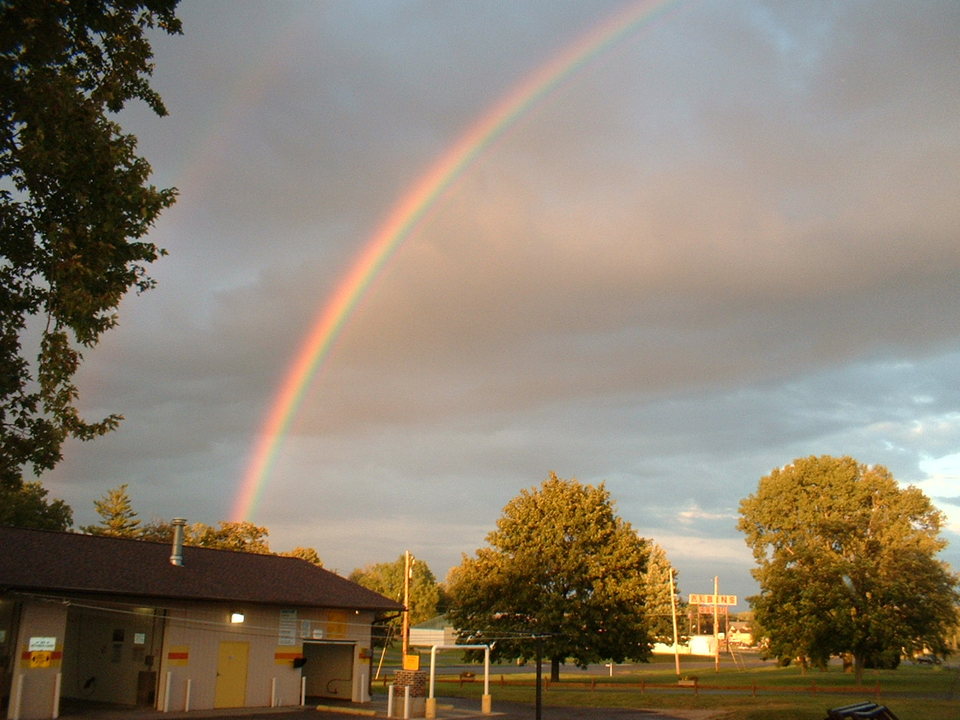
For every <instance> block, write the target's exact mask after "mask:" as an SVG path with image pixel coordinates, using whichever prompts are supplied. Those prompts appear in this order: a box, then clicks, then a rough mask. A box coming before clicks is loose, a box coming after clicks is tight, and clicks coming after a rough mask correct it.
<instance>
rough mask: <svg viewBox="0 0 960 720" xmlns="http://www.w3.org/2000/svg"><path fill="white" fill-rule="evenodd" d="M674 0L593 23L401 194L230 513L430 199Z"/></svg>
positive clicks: (308, 352) (312, 346)
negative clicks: (563, 85)
mask: <svg viewBox="0 0 960 720" xmlns="http://www.w3.org/2000/svg"><path fill="white" fill-rule="evenodd" d="M679 2H680V0H639V1H638V2H632V3H629V4H628V5H626V6H625V7H624V8H622V9H621V10H620V11H618V12H616V13H614V14H612V15H611V16H609V17H608V18H607V19H605V20H604V21H602V22H600V23H598V24H597V25H595V26H593V27H592V28H591V29H590V30H589V31H588V32H587V33H585V34H584V35H582V36H580V37H579V38H578V39H577V40H576V41H575V42H573V43H572V44H570V45H568V46H566V47H565V48H564V49H563V50H561V51H560V52H559V53H557V54H556V55H555V56H553V57H552V58H551V59H550V60H548V61H547V62H546V63H544V64H543V65H541V66H540V67H538V68H537V69H536V70H535V71H534V72H532V73H531V74H529V75H528V76H527V77H525V78H524V79H523V80H522V81H521V82H519V83H517V85H515V86H514V87H513V88H512V89H511V90H510V91H509V92H508V93H506V94H505V95H503V96H502V97H501V98H500V100H499V101H498V102H496V103H495V104H494V105H493V106H492V107H491V108H490V109H489V110H488V111H487V112H486V113H485V114H484V115H483V116H482V117H481V118H480V119H479V120H477V121H476V122H474V123H473V124H472V125H471V126H470V127H469V128H468V129H467V131H466V132H464V133H463V134H462V135H461V136H460V137H459V138H458V139H457V140H456V142H455V143H454V144H453V145H452V146H450V147H449V148H448V149H447V150H446V151H445V152H444V153H443V155H441V156H440V157H439V158H438V159H437V160H436V161H435V162H434V163H433V164H432V165H431V166H430V167H429V168H428V170H427V172H426V173H424V174H423V175H422V176H421V177H420V178H419V179H418V180H417V181H416V182H415V183H414V184H413V185H412V186H411V187H410V189H409V190H407V192H405V193H404V194H403V195H402V196H401V197H400V199H399V201H398V202H397V203H396V204H395V205H394V206H393V208H392V209H391V210H390V212H389V213H388V214H387V216H386V217H385V218H384V219H383V221H382V222H381V224H380V225H379V226H378V227H377V229H376V231H375V232H374V234H373V236H372V237H371V239H370V240H369V242H368V243H367V244H366V246H365V247H364V248H363V250H362V251H361V253H360V255H359V257H358V258H357V259H356V261H355V262H354V264H353V265H352V267H351V268H350V269H349V272H348V273H347V275H346V276H345V277H343V278H342V279H341V281H340V282H339V284H338V285H337V287H336V290H335V292H334V293H333V295H332V296H331V297H330V299H329V300H328V301H327V302H326V304H325V305H324V306H323V307H322V308H321V310H320V313H319V314H318V316H317V318H316V320H315V321H314V322H313V324H312V326H311V327H310V330H309V332H308V334H307V336H306V339H305V340H304V341H303V343H302V345H301V346H300V348H299V350H298V351H297V354H296V356H295V357H294V360H293V363H292V364H291V366H290V367H289V369H288V370H287V372H286V374H285V376H284V378H283V382H282V383H281V385H280V389H279V391H278V392H277V394H276V396H275V397H274V399H273V402H272V404H271V406H270V409H269V411H268V413H267V415H266V418H265V420H264V422H263V424H262V426H261V427H260V430H259V431H258V433H257V438H256V441H255V444H254V447H253V451H252V453H251V455H250V461H249V464H248V465H247V468H246V470H245V472H244V475H243V479H242V481H241V485H240V489H239V492H238V493H237V496H236V498H235V500H234V504H233V507H232V509H231V512H230V518H231V520H233V521H237V522H239V521H242V520H247V519H249V518H250V517H251V515H252V514H253V512H254V509H255V508H256V505H257V501H258V499H259V497H260V494H261V493H262V491H263V487H264V485H265V483H266V479H267V477H268V474H269V471H270V468H271V466H272V464H273V461H274V459H275V458H276V455H277V451H278V450H279V447H280V444H281V441H282V439H283V437H284V434H285V432H286V430H287V428H288V426H289V424H290V421H291V420H292V418H293V417H294V416H295V415H296V414H297V411H298V409H299V406H300V402H301V400H302V399H303V396H304V394H305V391H306V389H307V388H308V386H309V385H310V381H311V380H312V378H313V376H314V374H315V373H316V371H317V368H318V367H319V365H320V364H321V363H322V362H323V360H324V359H325V358H326V356H327V355H328V354H329V352H330V348H331V347H332V346H333V343H334V342H335V340H336V339H337V336H338V334H339V332H340V329H341V328H342V327H343V325H344V323H345V322H346V321H347V319H348V318H349V317H350V314H351V311H352V310H353V308H354V307H356V305H357V303H358V302H359V301H360V299H361V297H363V294H364V291H365V290H366V289H367V287H368V286H369V285H370V283H371V282H372V281H373V279H374V278H375V277H376V276H377V273H378V272H379V270H380V269H381V268H382V267H383V266H384V264H385V263H386V262H387V261H388V260H389V259H390V257H391V256H392V255H393V254H394V253H395V252H396V250H397V249H398V248H399V247H400V245H401V244H402V243H403V241H404V240H405V239H406V238H407V237H408V236H409V235H410V233H411V232H412V230H413V229H414V228H415V227H416V226H417V224H418V223H419V222H420V221H421V220H422V219H423V217H424V215H425V214H426V213H427V211H428V210H429V209H430V208H431V207H432V206H433V204H434V203H435V202H436V201H437V199H438V198H439V197H440V196H441V195H442V194H443V193H444V191H446V190H447V189H448V188H449V187H450V185H451V184H452V183H453V182H454V181H455V180H456V179H457V178H458V177H459V176H460V175H461V173H463V171H464V169H465V168H467V167H468V166H469V165H470V164H471V163H472V162H473V160H474V159H475V158H476V157H477V156H478V155H479V154H480V153H481V152H483V150H484V149H485V148H487V147H488V146H489V145H490V144H491V143H492V142H494V141H495V140H496V139H497V138H498V137H500V136H501V135H502V134H503V133H504V131H505V130H507V128H509V127H510V126H512V125H513V124H514V123H515V122H516V121H517V119H518V118H520V117H521V116H522V115H523V114H524V113H525V112H526V111H527V110H529V109H530V108H531V107H532V106H534V105H535V104H536V103H537V102H539V101H540V100H541V99H542V98H544V97H545V96H546V95H548V94H550V93H551V91H553V90H554V89H555V88H556V87H557V86H558V85H560V84H561V83H562V82H563V81H564V80H566V79H567V78H568V77H570V76H571V75H573V74H574V73H576V72H577V71H578V70H579V69H580V68H582V67H583V66H584V65H586V64H587V63H589V62H590V61H591V60H593V59H594V58H595V57H597V56H598V55H600V54H601V53H602V52H604V51H605V50H607V49H609V48H610V47H612V46H614V45H616V44H617V43H618V42H619V41H620V40H622V39H623V38H624V37H626V36H628V35H630V34H631V33H633V32H634V31H635V30H636V29H637V28H639V27H640V26H641V25H642V24H644V23H646V22H648V21H650V20H652V19H653V18H655V17H657V16H659V15H662V14H663V12H664V11H665V10H666V9H667V8H668V7H670V6H671V5H676V4H677V3H679Z"/></svg>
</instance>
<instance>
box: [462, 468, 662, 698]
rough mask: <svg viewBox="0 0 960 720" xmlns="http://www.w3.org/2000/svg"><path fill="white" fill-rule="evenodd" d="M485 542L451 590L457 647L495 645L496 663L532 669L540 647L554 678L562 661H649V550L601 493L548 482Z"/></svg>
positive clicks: (514, 505)
mask: <svg viewBox="0 0 960 720" xmlns="http://www.w3.org/2000/svg"><path fill="white" fill-rule="evenodd" d="M487 542H488V544H489V546H488V547H484V548H480V549H479V550H477V552H476V555H475V557H472V558H468V557H466V556H464V558H463V562H462V563H461V564H460V565H459V566H458V567H456V568H454V569H453V570H452V571H451V573H450V577H449V579H448V581H447V590H448V593H449V595H450V604H451V609H450V610H449V612H448V616H449V617H450V619H451V620H452V621H453V624H454V626H455V627H456V628H457V629H458V632H459V633H460V637H461V639H463V640H465V641H466V640H471V641H472V642H492V641H496V645H495V646H494V649H493V652H492V656H493V657H494V658H501V659H520V660H528V659H530V658H533V657H535V656H536V655H537V652H538V645H539V649H540V651H541V652H542V654H543V656H544V657H548V658H550V660H551V677H552V678H553V679H559V675H560V665H561V664H562V663H564V662H565V661H566V660H567V659H572V660H573V662H574V663H576V664H577V665H578V666H586V665H587V664H589V663H593V662H599V661H601V660H613V661H614V662H622V661H624V660H626V659H628V658H629V659H633V660H644V659H646V658H648V657H649V655H650V643H651V635H650V625H651V624H650V621H649V618H648V617H647V616H646V613H645V610H646V609H645V605H646V603H647V602H648V599H649V597H650V593H649V591H648V588H647V574H646V573H647V569H648V562H649V558H650V543H649V542H648V541H646V540H644V539H643V538H641V537H640V536H638V535H637V533H636V532H635V531H634V530H633V528H632V527H631V526H630V523H628V522H626V521H624V520H623V519H622V518H620V517H619V516H618V515H617V514H616V512H615V510H614V505H613V502H612V501H611V499H610V494H609V493H608V492H607V490H606V488H605V487H604V486H603V485H602V484H601V485H599V486H592V485H583V484H581V483H579V482H577V481H576V480H562V479H560V478H558V477H557V476H556V475H555V474H553V473H551V475H550V477H549V479H547V480H546V481H545V482H543V483H542V484H541V485H540V487H539V488H533V489H530V490H524V491H522V492H521V493H520V495H518V496H517V497H515V498H514V499H513V500H511V501H510V502H509V503H508V504H507V505H506V507H505V508H504V509H503V515H502V516H501V518H500V519H499V520H498V521H497V529H496V530H494V531H493V532H491V533H490V534H489V535H488V536H487Z"/></svg>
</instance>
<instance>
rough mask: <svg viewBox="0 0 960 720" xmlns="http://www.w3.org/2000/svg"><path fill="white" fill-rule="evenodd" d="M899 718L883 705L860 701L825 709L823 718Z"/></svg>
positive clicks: (826, 719) (852, 719) (844, 719)
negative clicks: (825, 714) (825, 712)
mask: <svg viewBox="0 0 960 720" xmlns="http://www.w3.org/2000/svg"><path fill="white" fill-rule="evenodd" d="M874 718H876V719H877V720H900V719H899V718H898V717H897V716H896V715H895V714H894V713H893V711H892V710H890V709H889V708H887V707H886V706H884V705H877V703H872V702H861V703H856V704H854V705H844V706H843V707H836V708H832V709H830V710H827V717H826V718H825V720H874Z"/></svg>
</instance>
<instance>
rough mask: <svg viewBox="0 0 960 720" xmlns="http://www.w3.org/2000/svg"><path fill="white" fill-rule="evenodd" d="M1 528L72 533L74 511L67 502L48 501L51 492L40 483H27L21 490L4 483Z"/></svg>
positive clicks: (0, 487)
mask: <svg viewBox="0 0 960 720" xmlns="http://www.w3.org/2000/svg"><path fill="white" fill-rule="evenodd" d="M0 525H7V526H11V527H21V528H32V529H34V530H69V529H70V527H71V526H72V525H73V510H71V509H70V506H69V505H67V504H66V503H65V502H64V501H63V500H47V491H46V489H44V487H43V486H42V485H40V483H39V482H36V481H34V482H25V483H23V484H22V485H21V486H20V487H18V488H11V487H8V486H6V485H4V484H2V483H0Z"/></svg>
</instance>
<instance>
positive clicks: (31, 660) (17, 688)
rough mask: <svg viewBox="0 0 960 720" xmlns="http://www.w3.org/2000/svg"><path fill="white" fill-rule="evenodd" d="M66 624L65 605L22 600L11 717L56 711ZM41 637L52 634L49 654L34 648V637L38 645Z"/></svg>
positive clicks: (33, 718)
mask: <svg viewBox="0 0 960 720" xmlns="http://www.w3.org/2000/svg"><path fill="white" fill-rule="evenodd" d="M66 627H67V608H66V606H64V605H61V604H59V603H24V604H23V606H22V609H21V612H20V623H19V630H18V632H17V641H16V649H15V651H14V655H13V657H14V658H15V661H14V668H13V673H12V687H11V688H10V704H9V707H8V708H7V717H8V718H11V719H12V720H40V719H41V718H52V717H54V715H55V714H57V712H56V711H57V709H58V708H59V702H60V699H59V696H58V694H57V690H58V689H59V683H60V681H61V680H62V675H61V667H62V658H63V647H64V637H65V633H66ZM40 638H44V639H50V638H52V642H53V650H52V651H50V656H49V657H46V656H44V657H42V658H41V657H40V656H39V655H33V654H32V652H31V641H33V644H34V646H38V645H37V644H38V643H39V642H41V641H40Z"/></svg>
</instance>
